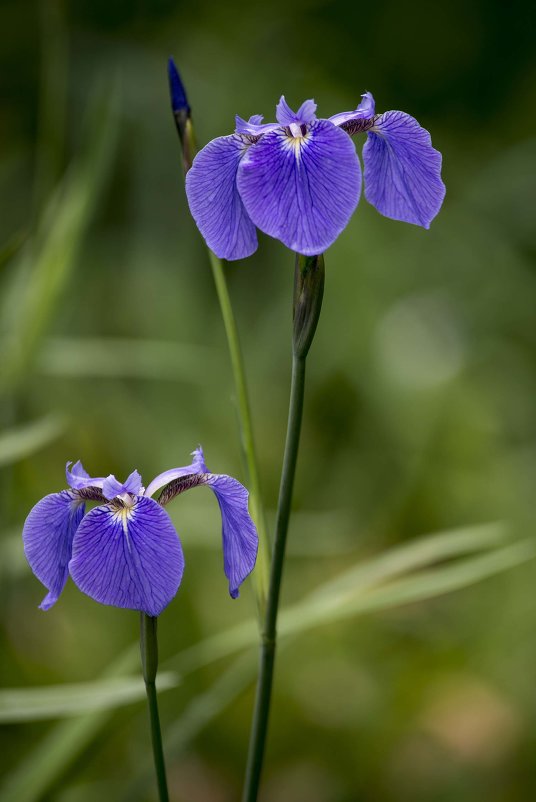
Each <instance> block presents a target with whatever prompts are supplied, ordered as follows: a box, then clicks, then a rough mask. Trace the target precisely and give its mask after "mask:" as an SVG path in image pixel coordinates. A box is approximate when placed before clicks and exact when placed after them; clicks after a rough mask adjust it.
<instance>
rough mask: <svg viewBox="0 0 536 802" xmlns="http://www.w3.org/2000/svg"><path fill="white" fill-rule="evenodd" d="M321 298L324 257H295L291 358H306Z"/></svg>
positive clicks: (321, 255) (322, 292)
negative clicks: (293, 356)
mask: <svg viewBox="0 0 536 802" xmlns="http://www.w3.org/2000/svg"><path fill="white" fill-rule="evenodd" d="M323 296H324V256H323V254H319V255H318V256H302V255H301V254H296V267H295V272H294V336H293V349H294V355H295V356H296V357H297V358H298V359H304V358H305V357H306V356H307V353H308V351H309V348H310V347H311V343H312V342H313V337H314V335H315V331H316V326H317V324H318V318H319V317H320V310H321V308H322V298H323Z"/></svg>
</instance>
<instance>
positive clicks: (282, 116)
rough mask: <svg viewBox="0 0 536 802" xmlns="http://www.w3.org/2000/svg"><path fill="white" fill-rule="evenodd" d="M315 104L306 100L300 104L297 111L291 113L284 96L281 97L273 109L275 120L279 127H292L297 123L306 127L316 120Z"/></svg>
mask: <svg viewBox="0 0 536 802" xmlns="http://www.w3.org/2000/svg"><path fill="white" fill-rule="evenodd" d="M315 112H316V103H315V102H314V100H306V101H305V102H304V103H302V104H301V106H300V108H299V109H298V111H292V109H291V108H290V106H289V105H288V103H287V101H286V100H285V96H284V95H281V99H280V100H279V103H278V104H277V106H276V109H275V118H276V120H277V122H278V123H279V124H280V125H285V126H287V125H292V123H298V124H303V125H308V124H309V123H312V122H314V120H316V114H315Z"/></svg>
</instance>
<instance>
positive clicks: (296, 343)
mask: <svg viewBox="0 0 536 802" xmlns="http://www.w3.org/2000/svg"><path fill="white" fill-rule="evenodd" d="M323 291H324V260H323V257H322V256H315V257H303V256H300V255H297V257H296V273H295V284H294V337H293V356H292V378H291V385H290V403H289V413H288V423H287V436H286V441H285V452H284V456H283V468H282V471H281V484H280V488H279V501H278V505H277V518H276V528H275V540H274V552H273V557H272V568H271V573H270V587H269V590H268V601H267V606H266V617H265V622H264V628H263V631H262V639H261V651H260V668H259V679H258V683H257V692H256V697H255V708H254V713H253V723H252V727H251V734H250V740H249V753H248V763H247V768H246V780H245V787H244V794H243V797H242V800H243V802H256V799H257V795H258V792H259V786H260V780H261V773H262V766H263V761H264V752H265V748H266V737H267V733H268V720H269V716H270V702H271V696H272V686H273V677H274V664H275V653H276V643H277V613H278V609H279V597H280V593H281V580H282V577H283V567H284V563H285V547H286V542H287V532H288V525H289V519H290V512H291V506H292V490H293V487H294V477H295V474H296V463H297V460H298V448H299V444H300V431H301V423H302V417H303V399H304V392H305V363H306V358H307V354H308V352H309V348H310V347H311V343H312V341H313V337H314V334H315V331H316V326H317V323H318V317H319V315H320V309H321V306H322V296H323Z"/></svg>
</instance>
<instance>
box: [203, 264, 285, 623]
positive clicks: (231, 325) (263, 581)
mask: <svg viewBox="0 0 536 802" xmlns="http://www.w3.org/2000/svg"><path fill="white" fill-rule="evenodd" d="M209 256H210V266H211V268H212V275H213V277H214V284H215V285H216V292H217V295H218V301H219V304H220V310H221V315H222V318H223V325H224V328H225V334H226V337H227V347H228V348H229V355H230V358H231V369H232V372H233V378H234V383H235V388H236V396H237V406H238V418H239V424H240V435H241V442H242V450H243V453H244V457H245V461H246V471H247V477H248V485H249V491H250V500H251V513H252V517H253V520H254V521H255V524H256V526H257V531H258V534H259V551H258V554H257V563H256V565H255V571H254V573H253V581H254V582H255V587H256V593H257V603H258V608H259V616H260V618H261V620H262V618H264V615H265V608H266V597H267V592H268V568H269V565H270V546H269V542H268V534H267V530H266V521H265V517H264V509H263V505H262V500H261V490H260V480H259V472H258V469H257V456H256V450H255V441H254V437H253V425H252V422H251V409H250V405H249V396H248V390H247V384H246V374H245V370H244V360H243V357H242V349H241V348H240V340H239V338H238V329H237V327H236V321H235V318H234V315H233V308H232V305H231V299H230V297H229V290H228V288H227V282H226V280H225V273H224V266H223V263H222V261H221V259H218V257H217V256H216V255H215V254H214V253H212V251H210V250H209Z"/></svg>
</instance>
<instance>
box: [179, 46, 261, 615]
mask: <svg viewBox="0 0 536 802" xmlns="http://www.w3.org/2000/svg"><path fill="white" fill-rule="evenodd" d="M169 78H170V95H171V107H172V111H173V118H174V120H175V127H176V129H177V134H178V135H179V139H180V142H181V148H182V162H183V169H184V174H185V175H186V173H187V172H188V170H189V169H190V167H191V166H192V162H193V160H194V156H195V154H196V152H197V144H196V138H195V131H194V126H193V122H192V116H191V110H190V106H189V105H188V101H187V98H186V92H185V90H184V86H183V84H182V81H181V79H180V76H179V74H178V72H177V68H176V67H175V64H174V62H173V61H172V60H170V65H169ZM208 255H209V259H210V266H211V269H212V275H213V278H214V284H215V285H216V293H217V295H218V302H219V304H220V310H221V315H222V318H223V325H224V328H225V335H226V337H227V347H228V349H229V356H230V359H231V369H232V372H233V380H234V384H235V389H236V396H237V406H238V423H239V428H240V439H241V444H242V451H243V455H244V462H245V466H246V474H247V485H248V488H249V491H250V500H251V514H252V518H253V520H254V521H255V525H256V527H257V532H258V535H259V551H258V555H257V563H256V565H255V571H254V572H253V577H252V578H253V582H254V585H255V593H256V596H257V609H258V614H259V621H262V619H263V618H264V614H265V610H266V596H267V592H268V578H269V577H268V574H269V565H270V542H269V540H268V531H267V526H266V518H265V512H264V506H263V503H262V497H261V488H260V479H259V470H258V462H257V453H256V449H255V440H254V437H253V424H252V420H251V409H250V404H249V394H248V388H247V383H246V372H245V369H244V359H243V357H242V350H241V348H240V340H239V337H238V329H237V326H236V321H235V317H234V314H233V307H232V305H231V299H230V297H229V290H228V288H227V281H226V279H225V269H224V262H223V261H222V260H221V259H218V257H217V256H216V255H215V254H214V253H212V251H211V250H210V249H208Z"/></svg>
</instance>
